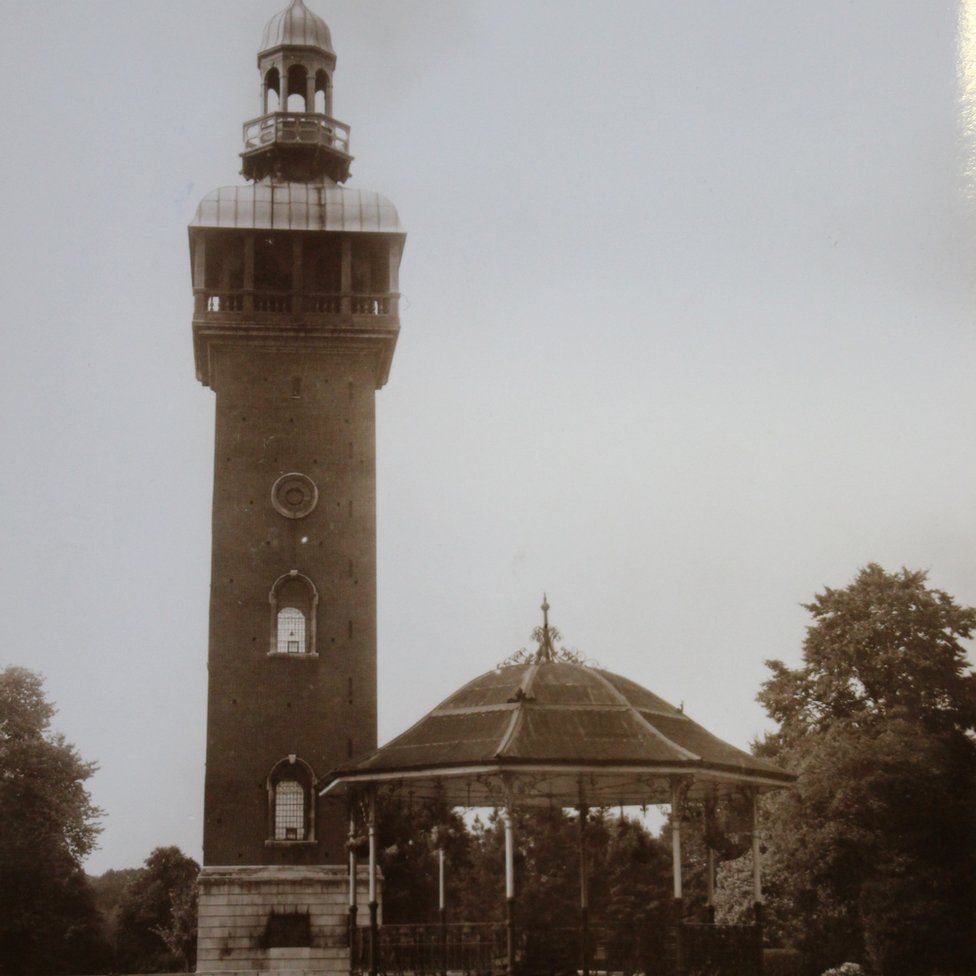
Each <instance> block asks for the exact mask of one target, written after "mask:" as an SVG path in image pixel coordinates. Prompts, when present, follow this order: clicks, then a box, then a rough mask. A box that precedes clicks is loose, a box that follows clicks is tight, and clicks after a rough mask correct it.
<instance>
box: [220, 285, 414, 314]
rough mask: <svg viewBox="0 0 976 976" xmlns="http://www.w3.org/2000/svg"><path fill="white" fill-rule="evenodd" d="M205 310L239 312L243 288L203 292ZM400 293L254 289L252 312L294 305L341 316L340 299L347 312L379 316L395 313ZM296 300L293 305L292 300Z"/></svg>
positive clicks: (305, 310)
mask: <svg viewBox="0 0 976 976" xmlns="http://www.w3.org/2000/svg"><path fill="white" fill-rule="evenodd" d="M205 297H206V302H205V306H204V307H205V310H206V311H207V312H213V313H219V314H228V313H241V312H243V311H244V308H245V293H244V292H243V291H208V292H206V296H205ZM399 297H400V296H399V295H395V294H380V295H341V294H335V293H331V292H312V293H304V294H299V295H296V294H295V293H294V292H290V291H289V292H261V291H256V292H253V304H252V307H253V310H254V311H255V312H277V313H290V312H292V311H293V310H294V309H295V308H296V307H297V308H298V309H299V310H300V311H301V312H303V313H306V314H309V315H340V314H341V313H342V312H343V310H344V309H343V301H344V300H348V303H349V311H350V312H351V313H352V314H353V315H364V316H379V315H396V314H397V299H398V298H399ZM296 298H297V300H298V305H297V306H296V304H295V301H296Z"/></svg>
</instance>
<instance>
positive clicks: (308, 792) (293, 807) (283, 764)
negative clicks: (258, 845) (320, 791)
mask: <svg viewBox="0 0 976 976" xmlns="http://www.w3.org/2000/svg"><path fill="white" fill-rule="evenodd" d="M315 784H316V778H315V773H314V772H313V771H312V767H311V766H309V764H308V763H307V762H305V761H304V760H302V759H299V758H298V757H297V756H288V757H287V758H285V759H282V760H281V761H280V762H279V763H277V764H276V765H275V767H274V768H273V769H272V770H271V773H270V774H269V776H268V843H269V844H289V843H301V842H305V843H310V842H313V841H314V840H315Z"/></svg>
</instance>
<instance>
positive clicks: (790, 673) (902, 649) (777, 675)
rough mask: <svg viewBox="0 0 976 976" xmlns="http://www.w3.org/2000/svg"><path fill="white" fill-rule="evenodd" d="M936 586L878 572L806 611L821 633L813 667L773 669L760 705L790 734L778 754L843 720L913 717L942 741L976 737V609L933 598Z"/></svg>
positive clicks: (813, 637) (810, 634)
mask: <svg viewBox="0 0 976 976" xmlns="http://www.w3.org/2000/svg"><path fill="white" fill-rule="evenodd" d="M926 578H927V577H926V574H925V573H924V572H916V571H912V570H908V569H902V570H901V571H900V572H898V573H887V572H885V570H883V569H882V568H881V567H880V566H878V565H876V564H874V563H872V564H871V565H869V566H866V567H865V568H864V569H862V570H861V571H860V572H859V573H858V575H857V578H856V579H855V580H854V582H853V583H852V584H851V585H850V586H848V587H847V588H845V589H843V590H834V589H830V588H829V587H828V588H827V589H825V590H824V592H823V593H819V594H817V595H816V597H815V598H814V600H813V602H812V603H809V604H805V608H806V609H807V610H809V611H810V613H811V614H812V616H813V618H814V623H813V624H812V625H811V626H810V627H809V628H808V629H807V635H806V639H805V640H804V642H803V662H804V663H803V667H801V668H797V669H795V670H791V669H789V668H787V667H786V666H785V665H784V664H783V662H782V661H767V662H766V663H767V665H768V666H769V668H770V669H771V670H772V672H773V676H772V677H771V678H770V679H769V680H768V681H766V682H765V684H764V685H763V688H762V691H761V692H760V694H759V700H760V701H761V702H762V704H763V705H765V707H766V711H767V712H768V713H769V715H770V716H771V717H772V718H773V719H775V720H776V721H777V722H778V723H779V725H780V729H779V732H778V733H777V735H775V736H773V737H772V738H771V740H770V741H769V743H768V745H769V746H770V747H772V748H774V749H775V748H780V747H784V746H789V745H791V744H795V743H797V742H799V741H801V740H802V739H803V738H804V737H805V736H807V735H810V734H816V733H819V732H824V731H826V730H827V729H829V728H830V727H831V726H832V725H833V723H834V722H836V721H838V720H850V721H852V722H859V723H864V722H871V721H876V720H884V719H891V718H898V717H904V718H909V719H911V720H912V721H914V722H917V723H918V724H919V725H921V726H922V727H923V728H924V729H926V731H929V732H936V733H939V732H948V731H953V730H956V731H965V730H971V729H973V728H974V727H976V676H974V675H973V673H972V671H971V670H970V669H969V667H968V665H967V661H966V651H965V648H964V647H963V646H962V644H961V643H960V640H963V639H967V638H970V637H972V635H973V631H974V629H976V608H973V607H960V606H959V605H958V604H957V603H956V602H955V600H953V598H952V597H951V596H949V594H947V593H945V592H943V591H942V590H934V589H929V588H928V587H927V586H926V585H925V582H926Z"/></svg>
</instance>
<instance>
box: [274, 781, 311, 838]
mask: <svg viewBox="0 0 976 976" xmlns="http://www.w3.org/2000/svg"><path fill="white" fill-rule="evenodd" d="M274 821H275V823H274V826H275V833H274V835H275V840H305V789H304V787H303V786H302V784H301V783H297V782H296V781H295V780H293V779H285V780H282V781H281V782H280V783H279V784H278V785H277V786H276V787H275V806H274Z"/></svg>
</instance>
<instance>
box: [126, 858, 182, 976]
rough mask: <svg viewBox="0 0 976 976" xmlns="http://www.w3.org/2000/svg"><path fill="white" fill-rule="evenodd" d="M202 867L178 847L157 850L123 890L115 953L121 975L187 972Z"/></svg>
mask: <svg viewBox="0 0 976 976" xmlns="http://www.w3.org/2000/svg"><path fill="white" fill-rule="evenodd" d="M199 873H200V865H198V864H197V862H196V861H194V860H193V858H191V857H187V856H186V855H185V854H184V853H183V852H182V851H180V849H179V848H177V847H157V848H156V849H155V850H154V851H153V852H152V853H151V854H150V855H149V857H147V858H146V861H145V864H144V867H143V870H142V872H141V873H140V874H139V875H138V876H137V877H136V878H135V879H134V880H133V882H132V883H131V884H130V885H129V887H128V888H127V889H126V891H125V894H124V896H123V898H122V903H121V905H120V907H119V912H118V925H117V935H116V952H117V959H118V965H119V966H120V967H121V969H122V970H123V971H124V972H130V973H133V972H134V973H140V972H142V973H152V972H172V971H176V970H183V971H188V970H189V969H191V968H192V967H193V964H194V960H195V939H196V881H197V875H198V874H199Z"/></svg>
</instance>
